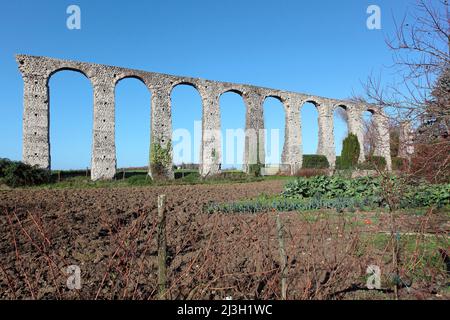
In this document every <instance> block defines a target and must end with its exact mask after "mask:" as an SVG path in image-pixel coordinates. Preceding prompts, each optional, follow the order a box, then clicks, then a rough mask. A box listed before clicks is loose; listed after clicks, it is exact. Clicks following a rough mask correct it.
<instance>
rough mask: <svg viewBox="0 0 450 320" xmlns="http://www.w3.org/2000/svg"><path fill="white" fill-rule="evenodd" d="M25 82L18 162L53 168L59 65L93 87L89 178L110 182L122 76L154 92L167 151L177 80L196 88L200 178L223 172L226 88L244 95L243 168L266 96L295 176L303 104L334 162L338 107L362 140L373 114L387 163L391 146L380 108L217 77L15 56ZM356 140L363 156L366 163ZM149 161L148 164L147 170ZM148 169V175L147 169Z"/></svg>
mask: <svg viewBox="0 0 450 320" xmlns="http://www.w3.org/2000/svg"><path fill="white" fill-rule="evenodd" d="M16 60H17V63H18V65H19V69H20V71H21V73H22V77H23V81H24V110H23V150H22V152H23V161H24V162H26V163H28V164H31V165H37V166H39V167H41V168H50V139H49V113H50V101H49V86H48V82H49V79H50V77H51V76H52V75H53V74H54V73H56V72H58V71H61V70H72V71H78V72H81V73H82V74H84V75H85V76H86V77H87V78H88V79H89V80H90V81H91V83H92V87H93V92H94V94H93V95H94V102H93V106H94V118H93V137H92V139H93V140H92V155H91V178H92V179H93V180H98V179H112V178H113V177H114V175H115V173H116V146H115V106H114V97H115V96H114V91H115V86H116V84H117V83H118V82H119V81H120V80H123V79H125V78H136V79H139V80H141V81H142V82H143V83H144V84H145V85H146V86H147V88H148V89H149V90H150V92H151V144H152V145H153V144H158V145H160V146H161V147H163V148H167V147H168V148H169V149H168V150H169V151H170V152H169V153H168V154H169V155H170V157H171V155H172V151H171V149H170V148H171V138H172V121H171V99H170V96H171V91H172V89H173V88H174V87H175V86H177V85H180V84H187V85H191V86H193V87H195V88H196V89H197V90H198V92H199V94H200V96H201V99H202V105H203V111H202V141H201V148H200V149H201V154H200V162H201V163H200V173H201V175H202V176H208V175H213V174H216V173H218V172H219V171H220V159H221V141H220V139H221V137H220V109H219V98H220V96H221V95H222V94H223V93H225V92H229V91H231V92H235V93H238V94H239V95H241V96H242V98H243V100H244V103H245V106H246V124H245V126H246V128H245V132H246V137H245V147H244V168H247V169H248V168H249V164H250V163H255V162H256V159H257V153H259V159H261V160H262V161H261V162H263V161H264V155H265V150H264V130H263V129H264V117H263V103H264V100H265V99H266V98H267V97H274V98H276V99H278V100H280V101H281V102H282V104H283V106H284V111H285V141H284V146H283V153H282V163H283V167H284V168H287V169H286V170H287V171H288V173H290V174H294V173H295V172H296V171H297V170H298V169H299V168H301V166H302V153H303V152H302V136H301V133H302V132H301V119H300V109H301V106H302V105H303V104H304V103H306V102H312V103H313V104H315V106H316V107H317V110H318V113H319V117H318V122H319V144H318V150H317V153H318V154H321V155H325V156H326V157H327V158H328V161H329V163H330V164H331V165H332V166H334V164H335V161H336V155H335V146H334V135H333V134H334V133H333V131H334V130H333V112H334V110H335V108H337V107H343V108H345V109H346V110H347V114H348V129H349V131H350V132H353V133H354V134H356V135H357V136H358V139H359V141H360V143H361V144H362V143H363V122H362V121H363V120H362V113H363V112H364V111H370V112H372V114H373V117H374V118H373V119H374V121H375V124H376V127H377V131H378V137H379V139H378V145H377V149H376V154H377V155H380V156H383V157H384V158H385V159H386V163H387V168H388V169H390V168H391V157H390V149H389V131H388V119H387V117H386V116H384V115H383V113H382V111H381V110H379V109H377V108H376V107H374V106H371V105H364V104H359V103H354V102H351V101H343V100H336V99H329V98H323V97H318V96H312V95H307V94H302V93H295V92H287V91H281V90H275V89H269V88H261V87H255V86H251V85H243V84H234V83H228V82H217V81H210V80H204V79H199V78H190V77H178V76H172V75H167V74H160V73H154V72H145V71H139V70H131V69H126V68H121V67H112V66H105V65H100V64H94V63H82V62H75V61H68V60H60V59H52V58H47V57H36V56H29V55H17V56H16ZM363 150H364V148H363V146H362V145H361V154H360V159H359V160H360V161H363V160H364V152H363ZM150 167H151V166H149V170H151V169H150ZM149 173H150V174H151V172H149ZM164 175H165V176H166V177H167V178H172V177H173V171H172V163H171V161H170V163H167V164H166V165H165V173H164Z"/></svg>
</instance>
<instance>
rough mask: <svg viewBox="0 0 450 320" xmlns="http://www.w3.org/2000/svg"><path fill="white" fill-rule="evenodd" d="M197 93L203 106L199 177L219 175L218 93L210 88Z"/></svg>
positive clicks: (220, 151)
mask: <svg viewBox="0 0 450 320" xmlns="http://www.w3.org/2000/svg"><path fill="white" fill-rule="evenodd" d="M199 91H200V94H201V96H202V104H203V113H202V145H201V146H200V175H201V176H202V177H208V176H213V175H215V174H218V173H220V163H221V159H222V150H221V145H220V143H221V139H220V138H221V133H220V105H219V95H220V93H219V92H218V91H217V90H215V89H214V88H212V87H208V88H203V89H201V90H199Z"/></svg>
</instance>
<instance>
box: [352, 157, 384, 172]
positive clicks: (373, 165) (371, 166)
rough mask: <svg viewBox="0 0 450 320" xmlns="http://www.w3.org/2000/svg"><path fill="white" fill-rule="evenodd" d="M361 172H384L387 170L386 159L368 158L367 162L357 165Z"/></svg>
mask: <svg viewBox="0 0 450 320" xmlns="http://www.w3.org/2000/svg"><path fill="white" fill-rule="evenodd" d="M357 168H358V169H360V170H377V169H379V170H384V169H385V168H386V159H385V158H384V157H380V156H370V157H367V159H366V161H364V162H363V163H360V164H358V165H357Z"/></svg>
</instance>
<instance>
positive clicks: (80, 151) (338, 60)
mask: <svg viewBox="0 0 450 320" xmlns="http://www.w3.org/2000/svg"><path fill="white" fill-rule="evenodd" d="M71 4H76V5H78V6H80V8H81V30H69V29H67V27H66V19H67V17H68V15H67V14H66V9H67V7H68V6H69V5H71ZM371 4H375V5H378V6H379V7H380V8H381V12H382V17H381V19H382V20H381V21H382V22H381V23H382V29H381V30H369V29H367V28H366V20H367V18H368V16H369V15H368V14H367V13H366V9H367V7H368V6H369V5H371ZM414 4H415V1H414V0H411V1H409V0H395V1H389V0H382V1H381V0H372V1H365V0H345V1H333V0H316V1H306V0H302V1H300V0H292V1H275V0H272V1H266V0H258V1H253V0H252V1H243V0H240V1H236V0H226V1H225V0H220V1H219V0H214V1H213V0H208V1H203V0H190V1H181V0H180V1H156V0H148V1H144V0H142V1H138V0H135V1H126V2H125V1H120V2H119V1H101V0H89V1H75V0H71V1H65V0H54V1H51V0H41V1H23V0H16V1H4V2H2V4H1V11H0V43H1V50H0V63H1V73H0V88H1V90H0V118H1V119H2V121H1V127H0V134H1V137H2V138H1V139H0V157H8V158H11V159H15V160H20V158H21V144H22V142H21V139H22V90H23V84H22V79H21V75H20V73H19V71H18V69H17V66H16V63H15V59H14V54H16V53H25V54H32V55H43V56H50V57H55V58H62V59H72V60H79V61H86V62H95V63H101V64H108V65H116V66H123V67H128V68H135V69H141V70H147V71H156V72H162V73H169V74H175V75H186V76H193V77H202V78H206V79H211V80H218V81H229V82H236V83H247V84H254V85H258V86H264V87H271V88H277V89H284V90H290V91H296V92H303V93H311V94H317V95H321V96H326V97H333V98H346V97H349V96H350V95H351V94H352V92H360V91H361V86H360V81H361V80H364V79H366V77H367V76H368V75H369V74H370V73H371V72H377V71H378V70H380V68H382V67H383V66H385V65H389V64H390V63H391V61H392V60H391V52H390V51H389V50H388V49H387V47H386V45H385V38H386V36H387V35H389V34H392V32H393V27H394V25H393V18H394V17H396V18H397V19H400V18H401V17H402V16H403V15H404V14H405V13H406V11H407V8H409V7H411V6H413V5H414ZM385 76H387V77H388V78H389V77H393V76H394V75H390V74H386V75H385ZM50 90H51V96H50V98H51V118H50V120H51V128H50V133H51V150H52V151H51V156H52V168H54V169H68V168H85V167H87V166H89V163H90V152H91V130H92V89H91V87H90V83H89V81H88V80H87V79H86V78H84V77H83V76H82V75H81V74H78V73H74V72H70V71H64V72H60V73H57V74H55V75H54V76H53V77H52V78H51V81H50ZM220 102H221V112H222V113H221V117H222V127H223V129H225V128H242V127H243V126H244V123H245V110H244V105H243V102H242V100H241V98H240V97H239V96H237V95H235V94H231V93H230V94H226V95H224V96H223V97H222V98H221V101H220ZM172 104H173V127H174V129H176V128H186V129H187V130H189V131H191V132H192V131H193V128H194V121H196V120H197V121H200V119H201V103H200V97H199V95H198V93H197V92H196V91H195V89H193V88H190V87H185V86H180V87H177V88H176V89H175V90H174V92H173V94H172ZM116 108H117V115H116V143H117V157H118V166H119V167H124V166H142V165H146V164H147V159H148V152H149V141H150V132H149V128H150V111H149V110H150V93H149V92H148V90H147V89H146V88H145V86H144V85H143V84H142V83H140V82H139V81H138V80H134V79H126V80H124V81H122V82H120V83H119V85H118V87H117V88H116ZM264 112H265V120H266V127H267V128H268V129H272V128H279V129H280V131H281V135H280V137H281V138H282V137H283V135H284V115H283V110H282V107H281V105H280V103H279V102H278V101H276V100H274V99H273V100H268V101H266V103H265V106H264ZM302 116H303V121H302V122H303V145H304V153H306V154H311V153H315V149H316V148H317V113H316V112H315V110H314V108H313V107H308V108H305V109H304V110H302ZM345 131H346V128H345V126H344V125H343V124H342V123H341V122H339V121H338V122H337V124H336V133H337V137H336V140H337V142H340V141H341V140H342V138H343V136H344V134H345ZM197 140H198V141H197V143H194V145H193V146H192V149H193V152H192V154H193V157H194V159H193V161H197V159H198V143H199V139H197ZM196 145H197V146H196ZM281 148H282V144H281V143H280V146H279V150H271V151H272V152H274V153H275V157H274V158H277V157H279V154H280V152H281ZM237 151H238V155H237V156H236V160H235V161H234V162H235V163H234V164H235V165H237V164H239V163H241V162H242V161H240V160H241V154H240V153H242V150H241V149H239V148H238V150H237ZM277 151H278V152H277ZM337 152H338V153H339V152H340V143H338V144H337ZM178 160H179V161H184V162H190V160H191V161H192V159H184V158H183V156H181V158H178ZM230 166H233V164H231V165H230Z"/></svg>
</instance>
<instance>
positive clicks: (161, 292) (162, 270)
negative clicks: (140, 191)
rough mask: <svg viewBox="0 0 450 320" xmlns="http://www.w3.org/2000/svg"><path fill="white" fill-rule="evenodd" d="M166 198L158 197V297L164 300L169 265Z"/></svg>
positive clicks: (163, 196)
mask: <svg viewBox="0 0 450 320" xmlns="http://www.w3.org/2000/svg"><path fill="white" fill-rule="evenodd" d="M165 203H166V196H165V195H159V196H158V226H157V233H156V241H157V243H158V296H159V299H164V298H165V297H164V296H165V294H166V282H167V279H166V276H167V274H166V268H167V266H166V263H167V238H166V210H165Z"/></svg>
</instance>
